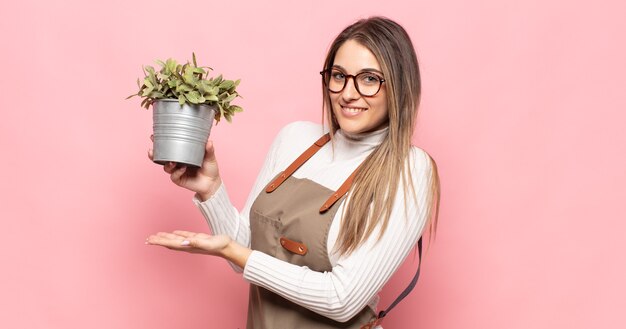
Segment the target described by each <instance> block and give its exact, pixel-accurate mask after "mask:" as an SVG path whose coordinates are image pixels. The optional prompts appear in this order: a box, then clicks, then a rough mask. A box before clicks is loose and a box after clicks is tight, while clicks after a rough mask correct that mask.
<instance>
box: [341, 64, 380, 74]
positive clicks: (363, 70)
mask: <svg viewBox="0 0 626 329" xmlns="http://www.w3.org/2000/svg"><path fill="white" fill-rule="evenodd" d="M332 68H336V69H340V70H341V71H343V72H347V70H346V69H344V68H343V66H341V65H336V64H333V67H332ZM362 72H376V73H379V74H381V75H382V74H383V72H381V71H380V70H377V69H375V68H369V67H366V68H364V69H361V70H359V71H358V72H357V73H356V74H359V73H362Z"/></svg>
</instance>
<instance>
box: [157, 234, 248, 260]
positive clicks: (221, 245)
mask: <svg viewBox="0 0 626 329" xmlns="http://www.w3.org/2000/svg"><path fill="white" fill-rule="evenodd" d="M146 244H152V245H156V246H163V247H165V248H168V249H171V250H176V251H185V252H189V253H192V254H204V255H211V256H219V257H222V258H224V259H226V260H228V261H230V262H232V263H233V264H235V265H237V266H239V267H240V268H242V269H243V268H244V267H245V266H246V263H247V262H248V257H250V254H251V253H252V250H251V249H250V248H248V247H244V246H242V245H240V244H238V243H237V242H235V241H233V240H232V239H231V238H230V237H229V236H227V235H210V234H205V233H194V232H188V231H174V232H172V233H166V232H159V233H157V234H154V235H151V236H149V237H148V238H147V239H146Z"/></svg>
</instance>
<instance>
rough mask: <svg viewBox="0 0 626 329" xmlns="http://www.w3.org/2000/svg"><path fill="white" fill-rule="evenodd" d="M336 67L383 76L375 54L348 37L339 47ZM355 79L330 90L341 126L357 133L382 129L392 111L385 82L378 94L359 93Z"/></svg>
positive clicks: (350, 71)
mask: <svg viewBox="0 0 626 329" xmlns="http://www.w3.org/2000/svg"><path fill="white" fill-rule="evenodd" d="M332 69H333V70H334V71H335V72H337V71H340V72H341V73H343V74H345V75H357V74H359V73H362V72H372V73H373V74H375V75H376V76H378V77H381V78H382V77H383V75H382V70H381V68H380V65H379V64H378V61H377V60H376V57H375V56H374V54H372V52H371V51H369V49H367V48H366V47H364V46H363V45H361V44H360V43H358V42H356V41H354V40H348V41H346V42H345V43H344V44H343V45H341V47H339V49H338V50H337V54H336V55H335V59H334V63H333V66H332ZM366 78H367V77H366ZM355 82H356V81H355V79H353V78H348V79H347V81H346V86H345V87H344V89H343V90H342V91H340V92H338V93H333V92H330V93H329V96H330V104H331V106H332V110H333V113H334V115H335V118H336V119H337V123H338V124H339V126H340V127H341V129H342V130H343V131H344V132H347V133H350V134H355V133H364V132H370V131H374V130H378V129H379V128H382V127H383V126H386V125H387V123H388V112H387V92H386V88H385V83H383V84H382V85H381V87H380V90H379V91H378V93H377V94H376V95H374V96H369V97H365V96H362V95H361V94H359V92H358V91H357V89H356V86H355V85H354V83H355Z"/></svg>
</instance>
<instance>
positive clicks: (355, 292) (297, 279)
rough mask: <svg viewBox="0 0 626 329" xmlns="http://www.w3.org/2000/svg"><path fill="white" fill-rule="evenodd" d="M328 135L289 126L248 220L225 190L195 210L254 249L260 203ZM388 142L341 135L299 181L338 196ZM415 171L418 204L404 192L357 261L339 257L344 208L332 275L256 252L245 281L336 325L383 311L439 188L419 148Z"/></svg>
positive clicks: (304, 125) (332, 238)
mask: <svg viewBox="0 0 626 329" xmlns="http://www.w3.org/2000/svg"><path fill="white" fill-rule="evenodd" d="M324 133H326V131H324V130H323V128H322V126H321V125H318V124H314V123H310V122H294V123H291V124H289V125H287V126H285V127H284V128H283V129H282V130H281V131H280V133H279V134H278V136H277V137H276V139H275V140H274V142H273V144H272V146H271V149H270V151H269V153H268V155H267V157H266V159H265V163H264V165H263V167H262V169H261V172H260V173H259V176H258V178H257V180H256V183H255V184H254V187H253V188H252V191H251V193H250V196H249V197H248V200H247V202H246V204H245V206H244V208H243V210H242V211H241V213H240V212H239V211H238V210H237V209H236V208H235V207H234V206H233V205H232V203H231V202H230V199H229V197H228V194H227V192H226V188H225V186H224V185H222V186H220V188H219V189H218V190H217V191H216V192H215V194H214V195H213V196H212V197H211V198H210V199H208V200H206V201H204V202H200V201H199V200H198V199H197V197H194V203H195V204H196V205H197V206H198V208H199V209H200V211H201V212H202V214H203V215H204V217H205V218H206V219H207V222H208V224H209V226H210V227H211V230H212V232H213V234H215V235H218V234H225V235H228V236H230V237H231V238H232V239H233V240H235V241H237V242H238V243H240V244H241V245H244V246H248V247H250V217H249V214H250V207H251V206H252V203H253V202H254V200H255V199H256V197H257V196H258V195H259V193H261V191H262V190H263V188H264V187H265V186H266V185H267V184H268V183H269V181H270V180H271V179H272V178H273V177H274V176H275V175H277V174H278V173H279V172H280V171H282V170H284V169H285V168H287V166H289V165H290V164H291V162H293V161H294V160H295V159H296V158H297V157H298V156H299V155H300V154H301V153H302V152H304V150H306V149H307V148H308V147H309V146H311V144H313V143H314V142H315V141H316V140H317V139H318V138H319V137H321V136H322V135H323V134H324ZM386 135H387V128H385V129H382V130H379V131H375V132H372V133H368V134H359V135H354V136H347V135H346V134H345V133H343V132H342V131H341V130H339V131H337V133H336V134H335V136H334V139H333V141H332V143H333V144H334V145H331V143H328V144H326V145H325V146H324V147H323V148H322V149H321V150H319V151H318V152H317V154H316V155H315V156H313V157H312V158H311V159H309V160H308V161H307V162H306V163H305V164H304V165H303V166H302V167H300V168H299V169H298V170H297V171H296V172H295V173H294V174H293V176H294V177H297V178H307V179H310V180H312V181H314V182H316V183H318V184H320V185H322V186H324V187H327V188H329V189H331V190H337V189H338V188H339V186H341V184H342V183H343V182H344V181H345V180H346V178H347V177H348V176H349V175H350V174H351V173H352V172H353V171H354V170H355V169H356V168H357V166H358V165H359V164H360V163H361V162H363V160H365V158H366V157H367V156H368V155H369V154H370V153H371V152H372V151H373V150H374V148H375V147H376V146H377V145H378V144H380V142H381V141H382V140H383V139H384V138H385V136H386ZM333 147H334V151H333ZM407 165H408V166H410V167H411V171H412V178H413V186H414V187H415V195H416V197H417V199H416V200H414V199H413V198H412V197H411V193H408V194H407V197H408V198H409V200H408V202H405V198H404V193H403V189H404V188H403V186H400V188H399V190H398V191H399V192H398V194H397V196H396V200H395V204H394V206H393V210H392V214H391V218H390V220H389V224H388V226H387V230H386V231H385V234H384V235H383V236H382V237H381V238H380V240H378V231H374V233H373V234H372V235H371V236H370V237H369V239H368V240H367V241H366V242H365V243H364V244H363V245H361V246H360V247H359V248H358V249H357V250H355V251H354V252H353V253H352V254H350V255H349V256H340V255H337V254H336V253H334V252H333V248H334V246H335V242H336V240H337V237H338V233H339V229H340V225H341V217H342V215H343V207H339V210H338V211H337V213H336V215H335V217H334V219H333V222H332V224H331V226H330V231H329V233H328V245H327V250H328V255H329V259H330V261H331V265H332V266H333V268H332V271H330V272H316V271H313V270H310V269H309V268H307V267H306V266H297V265H293V264H290V263H288V262H285V261H282V260H279V259H277V258H274V257H272V256H269V255H267V254H265V253H262V252H259V251H252V254H251V255H250V257H249V258H248V262H247V263H246V266H245V268H244V269H243V277H244V279H245V280H247V281H248V282H250V283H252V284H255V285H258V286H261V287H263V288H266V289H268V290H271V291H273V292H275V293H277V294H279V295H280V296H282V297H284V298H286V299H288V300H290V301H292V302H294V303H296V304H298V305H301V306H304V307H306V308H308V309H310V310H312V311H314V312H317V313H319V314H321V315H324V316H326V317H328V318H331V319H334V320H336V321H341V322H344V321H347V320H349V319H350V318H352V317H353V316H354V315H356V314H357V313H358V312H359V311H360V310H361V309H363V307H364V306H365V305H369V306H370V307H371V308H372V309H373V310H374V311H376V306H377V303H378V292H379V291H380V290H381V289H382V287H383V286H384V285H385V283H386V282H387V281H388V280H389V278H390V277H391V276H392V274H393V273H394V272H395V271H396V269H397V268H398V267H399V266H400V265H401V264H402V262H403V260H404V259H405V258H406V256H407V255H408V254H409V252H410V250H411V249H412V248H413V247H414V246H415V244H416V243H417V240H418V238H419V236H420V235H421V232H422V230H423V228H424V226H425V223H426V210H427V206H428V205H427V204H426V200H427V194H428V193H429V186H430V183H431V182H430V175H431V164H430V161H429V157H428V155H427V154H426V152H424V151H423V150H421V149H419V148H417V147H412V152H411V155H410V159H409V163H408V164H407ZM347 200H349V195H348V199H347ZM235 269H236V270H238V271H241V269H240V268H235Z"/></svg>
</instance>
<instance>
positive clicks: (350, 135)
mask: <svg viewBox="0 0 626 329" xmlns="http://www.w3.org/2000/svg"><path fill="white" fill-rule="evenodd" d="M321 74H322V84H323V97H324V105H325V106H324V107H325V115H326V117H327V121H328V123H327V127H322V126H320V125H317V124H313V123H308V122H295V123H292V124H289V125H287V126H286V127H284V128H283V129H282V130H281V131H280V133H279V134H278V136H277V137H276V139H275V141H274V142H273V144H272V147H271V149H270V151H269V153H268V155H267V158H266V161H265V163H264V165H263V168H262V169H261V172H260V174H259V176H258V178H257V181H256V183H255V185H254V187H253V189H252V192H251V193H250V197H249V198H248V201H247V202H246V205H245V207H244V209H243V211H242V212H241V213H239V212H238V211H237V210H236V209H235V208H234V207H233V205H232V204H231V202H230V200H229V198H228V194H227V192H226V188H225V186H224V184H223V183H222V181H221V179H220V175H219V171H218V166H217V161H216V159H215V155H214V151H213V145H212V143H211V142H209V143H208V144H207V149H206V156H205V159H204V163H203V165H202V167H201V168H200V169H198V170H191V169H188V168H187V167H184V166H183V167H177V166H176V165H175V164H173V163H170V164H168V165H166V166H164V170H165V171H166V172H167V173H168V174H170V175H171V179H172V181H173V182H174V183H175V184H176V185H179V186H181V187H184V188H186V189H189V190H191V191H194V192H196V195H195V197H194V202H195V203H196V205H197V206H198V208H199V209H200V211H201V212H202V214H203V215H204V216H205V217H206V219H207V222H208V223H209V225H210V226H211V230H212V232H213V234H214V235H209V234H204V233H193V232H186V231H174V232H172V233H163V232H161V233H157V234H155V235H152V236H150V237H149V238H148V240H147V243H149V244H154V245H160V246H164V247H167V248H170V249H173V250H179V251H186V252H192V253H201V254H207V255H214V256H219V257H223V258H225V259H227V260H228V261H229V262H230V263H231V264H232V265H233V267H234V268H235V270H238V271H243V277H244V279H245V280H247V281H248V282H250V283H251V285H250V301H249V307H248V328H361V327H364V326H365V327H367V326H370V327H373V325H374V324H376V323H377V315H376V313H375V311H376V309H377V302H378V296H377V294H378V292H379V291H380V290H381V289H382V288H383V286H384V285H385V283H386V282H387V281H388V280H389V278H390V277H391V276H392V275H393V273H394V272H395V271H396V269H397V268H398V267H399V266H400V264H401V263H402V261H403V260H404V259H405V257H406V256H407V255H408V254H409V252H410V250H411V249H412V248H413V247H414V246H415V244H416V243H417V241H418V239H419V238H420V236H421V234H422V232H423V230H424V228H426V227H428V228H430V229H433V230H434V229H435V227H436V219H437V208H438V200H439V178H438V175H437V169H436V165H435V163H434V161H433V160H432V159H431V158H430V156H428V154H427V153H426V152H425V151H423V150H421V149H420V148H417V147H414V146H411V137H412V135H413V129H414V125H415V120H416V116H417V108H418V103H419V97H420V77H419V69H418V64H417V58H416V55H415V51H414V49H413V45H412V43H411V40H410V38H409V36H408V35H407V33H406V32H405V30H404V29H403V28H402V27H401V26H400V25H398V24H397V23H395V22H393V21H391V20H389V19H386V18H382V17H372V18H369V19H364V20H360V21H358V22H356V23H354V24H352V25H350V26H348V27H347V28H346V29H345V30H344V31H342V32H341V34H339V35H338V36H337V38H336V39H335V41H334V42H333V44H332V45H331V47H330V50H329V52H328V55H327V57H326V60H325V62H324V69H323V71H322V72H321ZM149 156H150V157H151V156H152V154H151V152H150V151H149ZM420 242H421V241H420Z"/></svg>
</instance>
